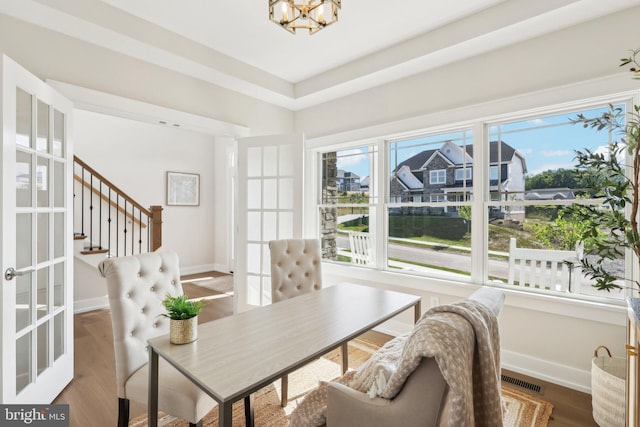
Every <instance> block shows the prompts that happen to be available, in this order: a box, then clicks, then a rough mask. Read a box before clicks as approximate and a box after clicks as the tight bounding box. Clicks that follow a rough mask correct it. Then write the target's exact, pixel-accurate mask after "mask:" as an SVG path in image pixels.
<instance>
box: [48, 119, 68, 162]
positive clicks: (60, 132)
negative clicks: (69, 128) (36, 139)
mask: <svg viewBox="0 0 640 427" xmlns="http://www.w3.org/2000/svg"><path fill="white" fill-rule="evenodd" d="M64 133H65V130H64V114H63V113H61V112H60V111H58V110H53V146H52V147H51V151H52V153H51V154H53V155H54V156H57V157H62V156H64Z"/></svg>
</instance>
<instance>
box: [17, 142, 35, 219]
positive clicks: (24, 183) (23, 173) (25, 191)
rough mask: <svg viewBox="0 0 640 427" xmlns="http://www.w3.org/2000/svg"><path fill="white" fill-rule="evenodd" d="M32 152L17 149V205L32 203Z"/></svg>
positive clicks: (23, 205)
mask: <svg viewBox="0 0 640 427" xmlns="http://www.w3.org/2000/svg"><path fill="white" fill-rule="evenodd" d="M31 159H32V157H31V155H30V154H28V153H25V152H23V151H16V206H17V207H19V208H24V207H30V206H32V205H31V182H32V180H31V161H32V160H31Z"/></svg>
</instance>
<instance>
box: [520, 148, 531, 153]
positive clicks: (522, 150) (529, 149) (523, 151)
mask: <svg viewBox="0 0 640 427" xmlns="http://www.w3.org/2000/svg"><path fill="white" fill-rule="evenodd" d="M518 152H519V153H520V154H533V148H518Z"/></svg>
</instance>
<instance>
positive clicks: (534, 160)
mask: <svg viewBox="0 0 640 427" xmlns="http://www.w3.org/2000/svg"><path fill="white" fill-rule="evenodd" d="M616 107H620V108H622V111H624V108H623V107H624V106H622V105H620V106H616ZM606 111H608V108H597V109H590V110H586V111H577V112H571V113H566V114H559V115H554V116H546V117H538V118H532V119H528V120H519V121H515V122H509V123H503V124H500V125H496V126H491V127H490V128H489V135H490V142H489V152H490V159H489V161H490V165H489V186H490V197H489V200H488V202H489V206H488V215H487V218H488V230H489V236H488V237H489V238H488V241H489V253H488V255H487V258H488V261H487V263H488V273H489V277H488V279H489V281H496V282H501V283H507V284H509V285H513V286H518V287H521V288H526V289H528V290H534V291H536V292H561V293H573V294H584V295H590V296H599V297H608V298H623V297H624V292H618V291H614V292H602V291H598V290H597V289H596V288H594V287H593V286H592V284H593V283H594V282H595V281H594V280H592V279H589V278H588V277H587V276H586V275H585V274H584V273H583V272H582V270H581V266H580V262H579V261H580V260H582V259H587V260H588V261H589V262H594V261H595V260H596V259H597V257H595V256H594V255H593V253H594V251H595V249H596V246H597V245H598V241H607V240H610V236H611V233H615V231H613V230H611V229H606V227H603V226H601V225H599V224H596V223H595V222H594V221H592V219H591V218H598V217H600V216H601V215H602V214H604V213H605V212H607V208H606V207H605V206H602V205H601V203H600V202H598V201H596V200H594V199H591V198H592V197H600V196H599V195H597V193H598V191H600V190H602V189H601V188H600V189H594V188H591V189H590V188H587V187H589V186H590V185H589V183H588V181H587V180H585V179H584V177H583V176H580V174H577V173H576V172H577V170H578V167H579V166H580V164H579V161H578V157H577V155H576V154H577V151H581V152H585V150H590V151H591V152H594V153H602V154H603V155H605V156H606V155H607V154H608V146H609V144H610V142H611V141H612V140H614V139H616V138H617V136H616V135H615V134H614V133H612V132H611V131H610V130H609V129H606V128H605V129H603V130H600V131H598V130H594V129H591V128H588V127H587V128H585V127H584V126H582V124H574V123H573V121H575V119H576V118H577V117H578V115H583V116H584V117H588V118H591V117H598V116H601V115H602V114H603V113H605V112H606ZM620 161H623V159H620ZM592 172H593V173H596V174H601V173H602V171H601V170H595V169H594V170H593V171H592ZM590 199H591V202H590ZM574 201H576V202H577V203H573V202H574ZM577 210H583V211H584V210H588V212H589V215H588V216H586V217H582V216H580V215H575V214H574V212H576V211H577ZM594 230H595V232H594ZM615 251H617V252H618V253H617V254H616V255H615V257H614V259H612V260H607V261H606V262H605V263H604V264H603V268H604V270H605V271H607V272H608V273H610V274H612V275H614V276H616V277H620V280H619V281H618V282H619V283H618V284H620V285H621V286H624V283H623V282H622V278H624V277H625V255H624V249H623V248H617V249H616V250H615Z"/></svg>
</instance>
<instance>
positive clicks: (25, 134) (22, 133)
mask: <svg viewBox="0 0 640 427" xmlns="http://www.w3.org/2000/svg"><path fill="white" fill-rule="evenodd" d="M16 145H20V146H22V147H31V95H30V94H28V93H27V92H25V91H23V90H22V89H17V90H16Z"/></svg>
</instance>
